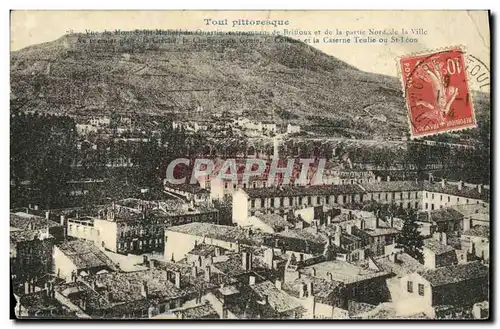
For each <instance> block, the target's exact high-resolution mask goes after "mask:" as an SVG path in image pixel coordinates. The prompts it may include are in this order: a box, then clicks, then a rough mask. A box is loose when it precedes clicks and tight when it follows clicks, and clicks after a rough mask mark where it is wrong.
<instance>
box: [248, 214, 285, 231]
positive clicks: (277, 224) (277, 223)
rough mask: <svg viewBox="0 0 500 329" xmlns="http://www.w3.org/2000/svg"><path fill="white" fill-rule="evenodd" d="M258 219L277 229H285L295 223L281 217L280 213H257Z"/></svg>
mask: <svg viewBox="0 0 500 329" xmlns="http://www.w3.org/2000/svg"><path fill="white" fill-rule="evenodd" d="M255 217H257V218H258V219H260V220H261V221H262V222H264V224H266V225H268V226H270V227H271V228H273V229H275V230H280V229H284V228H285V227H293V224H292V223H290V222H288V221H287V220H286V219H284V218H283V217H281V216H280V215H278V214H272V213H271V214H258V215H255Z"/></svg>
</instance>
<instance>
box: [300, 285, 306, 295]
mask: <svg viewBox="0 0 500 329" xmlns="http://www.w3.org/2000/svg"><path fill="white" fill-rule="evenodd" d="M306 289H307V288H306V285H305V284H303V283H301V284H300V291H299V298H304V297H305V295H306Z"/></svg>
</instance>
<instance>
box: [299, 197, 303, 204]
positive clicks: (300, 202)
mask: <svg viewBox="0 0 500 329" xmlns="http://www.w3.org/2000/svg"><path fill="white" fill-rule="evenodd" d="M299 206H302V198H301V197H300V196H299Z"/></svg>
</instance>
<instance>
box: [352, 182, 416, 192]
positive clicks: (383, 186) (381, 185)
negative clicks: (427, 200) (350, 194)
mask: <svg viewBox="0 0 500 329" xmlns="http://www.w3.org/2000/svg"><path fill="white" fill-rule="evenodd" d="M360 185H361V187H362V188H364V189H365V190H366V191H367V192H398V191H421V190H422V186H423V185H422V182H416V181H389V182H387V181H383V182H371V183H364V184H360Z"/></svg>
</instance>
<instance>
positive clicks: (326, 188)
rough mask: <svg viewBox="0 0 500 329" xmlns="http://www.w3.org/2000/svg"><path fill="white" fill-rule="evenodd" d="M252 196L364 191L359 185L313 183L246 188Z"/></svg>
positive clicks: (333, 193)
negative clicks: (308, 184) (310, 184)
mask: <svg viewBox="0 0 500 329" xmlns="http://www.w3.org/2000/svg"><path fill="white" fill-rule="evenodd" d="M244 191H245V192H246V193H247V194H248V196H249V197H250V198H269V197H282V196H283V197H293V196H309V195H311V196H316V195H341V194H356V193H363V189H362V188H361V187H359V186H358V185H312V186H293V185H286V186H280V187H263V188H254V189H246V190H244Z"/></svg>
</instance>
